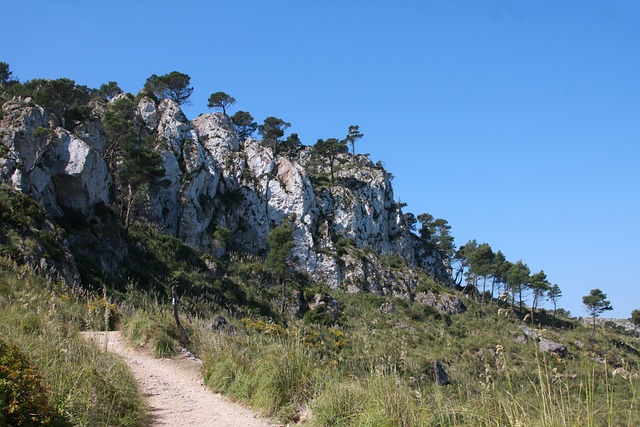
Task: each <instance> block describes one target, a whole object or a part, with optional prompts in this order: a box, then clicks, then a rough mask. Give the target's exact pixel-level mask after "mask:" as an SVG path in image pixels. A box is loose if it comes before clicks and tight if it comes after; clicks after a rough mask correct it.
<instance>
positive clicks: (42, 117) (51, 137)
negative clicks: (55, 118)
mask: <svg viewBox="0 0 640 427" xmlns="http://www.w3.org/2000/svg"><path fill="white" fill-rule="evenodd" d="M2 112H3V114H2V116H3V117H2V120H0V129H2V131H1V132H2V133H1V135H0V137H1V138H2V145H3V146H4V148H5V150H6V151H7V154H6V155H5V156H2V157H3V158H2V159H0V183H6V184H10V185H11V186H12V187H14V188H16V189H18V190H20V191H22V192H23V193H25V194H28V195H30V196H31V197H32V198H34V199H35V200H37V201H38V202H40V203H41V204H42V205H43V206H44V207H45V208H46V209H47V210H48V211H49V212H50V213H51V214H52V215H53V216H54V217H58V218H59V217H61V216H62V215H63V214H64V211H65V209H72V210H75V211H78V212H80V213H83V214H86V215H88V214H89V213H90V212H91V210H92V208H93V206H94V205H96V204H98V203H107V202H108V196H109V187H108V183H109V172H108V170H107V165H106V163H105V161H104V159H103V157H102V150H103V149H104V136H103V134H102V131H101V127H100V124H99V123H97V122H95V121H87V122H85V123H83V124H82V125H81V126H79V127H78V128H77V129H76V132H75V133H73V134H72V133H70V132H69V131H67V130H66V129H63V128H55V129H50V128H49V127H48V126H49V119H48V116H47V114H46V113H45V111H44V110H43V109H42V108H40V107H38V106H33V105H32V103H31V101H30V99H29V98H27V99H24V100H23V99H15V100H12V101H9V102H7V103H5V104H4V105H3V107H2Z"/></svg>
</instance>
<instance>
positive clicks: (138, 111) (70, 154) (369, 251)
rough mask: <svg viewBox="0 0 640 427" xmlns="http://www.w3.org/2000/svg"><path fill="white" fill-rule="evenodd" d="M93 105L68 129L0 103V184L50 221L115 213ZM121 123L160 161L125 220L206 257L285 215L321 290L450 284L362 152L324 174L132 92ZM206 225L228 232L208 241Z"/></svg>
mask: <svg viewBox="0 0 640 427" xmlns="http://www.w3.org/2000/svg"><path fill="white" fill-rule="evenodd" d="M124 96H125V95H120V96H119V97H124ZM117 100H118V97H116V98H115V99H114V100H111V101H110V102H111V103H113V102H117ZM104 110H105V106H104V105H103V106H100V107H95V108H94V111H93V117H92V118H91V119H88V120H85V121H82V122H79V123H76V124H75V126H73V127H72V129H73V130H72V131H70V130H67V129H63V128H61V127H55V126H54V121H53V120H50V119H49V117H48V114H47V112H46V111H45V110H44V109H43V108H41V107H40V106H38V105H35V104H34V103H33V102H32V101H31V100H30V99H29V98H26V99H20V98H14V99H13V100H11V101H8V102H6V103H5V104H4V105H3V107H2V115H1V119H0V132H1V134H0V137H1V141H2V147H0V148H1V150H2V151H0V182H1V183H2V184H3V185H6V186H11V187H13V188H14V189H16V190H19V191H21V192H23V193H25V194H28V195H29V196H31V197H32V198H33V199H35V200H37V201H38V202H39V203H40V204H41V205H42V206H43V207H45V208H46V210H47V211H48V212H49V213H50V214H51V215H52V216H53V217H54V218H62V217H64V216H65V215H68V214H69V213H70V212H72V213H74V214H76V215H77V214H80V215H83V216H85V217H86V218H88V219H90V220H93V221H95V220H96V218H97V217H98V216H99V215H97V213H96V212H97V211H98V209H97V207H113V209H114V210H117V208H115V206H117V198H118V197H119V196H118V195H119V194H123V189H122V188H118V186H119V185H120V183H119V182H118V179H116V177H115V176H114V173H115V172H114V170H113V165H114V161H113V160H112V159H110V158H109V144H110V141H108V140H107V138H106V137H105V130H104V126H103V118H104ZM131 121H132V123H133V124H134V126H135V129H136V131H137V132H138V134H139V135H141V136H150V137H152V141H154V142H153V144H154V145H153V147H152V150H153V151H155V152H156V153H158V154H159V156H160V159H161V166H162V169H163V177H162V179H159V180H157V181H154V183H152V184H151V185H149V186H146V187H145V189H144V191H143V194H141V195H138V197H136V198H135V200H134V199H133V198H132V199H131V211H132V213H133V215H132V217H133V220H134V221H135V222H142V223H146V224H149V225H151V226H152V227H154V228H156V229H157V230H158V231H160V232H162V233H166V234H170V235H173V236H175V237H177V238H179V239H180V240H182V241H183V242H185V243H186V244H188V245H190V246H192V247H194V248H196V249H198V250H199V251H203V252H209V253H212V254H214V255H216V256H221V255H223V254H224V252H225V251H228V250H232V251H242V252H249V253H252V254H256V255H264V254H265V253H266V252H267V250H268V245H267V239H266V237H267V235H268V233H269V231H270V230H271V229H273V228H274V227H276V226H278V225H279V224H281V223H282V221H283V220H284V219H285V218H287V219H288V220H289V221H290V222H291V224H292V226H293V230H294V240H295V248H294V250H293V251H292V253H291V265H292V266H293V267H294V268H296V269H297V270H299V271H302V272H306V273H308V274H309V275H310V276H311V277H312V278H313V279H315V280H317V281H321V282H325V283H327V284H328V285H329V286H331V287H334V288H337V287H344V288H347V289H349V290H352V291H357V290H363V291H371V292H376V293H380V294H394V295H397V296H402V297H407V298H411V299H413V298H414V297H415V294H416V292H417V290H418V288H419V287H420V283H421V280H423V279H422V278H423V277H425V274H426V275H428V276H430V277H432V278H434V279H436V280H437V281H439V282H441V283H443V284H450V283H451V278H450V269H449V266H448V265H447V262H446V259H445V258H444V257H443V256H442V255H441V254H440V253H439V252H438V251H435V250H433V249H430V248H429V247H428V246H427V245H425V243H424V242H423V241H422V240H421V239H419V238H418V236H416V235H415V234H414V233H413V232H411V230H409V229H408V227H407V226H406V225H405V224H404V221H403V218H404V217H403V212H402V210H401V207H400V206H399V205H398V204H397V203H396V202H395V199H394V194H393V188H392V185H391V178H390V175H389V174H388V173H387V172H386V171H385V170H384V169H383V168H382V167H379V166H376V165H374V164H373V163H372V162H371V161H370V160H369V158H368V157H367V156H362V155H358V156H352V155H350V154H343V155H341V156H340V157H339V158H338V159H337V166H336V170H335V182H330V181H329V180H328V179H326V174H327V170H328V169H327V168H328V166H327V165H325V164H323V162H322V161H319V160H318V159H317V158H316V157H314V156H313V155H312V151H311V148H309V147H301V148H300V149H299V150H297V151H296V152H294V153H288V154H287V155H275V156H274V155H273V151H272V149H271V148H270V147H265V146H264V145H262V144H261V141H259V140H256V139H253V138H251V137H249V138H248V139H246V140H240V139H239V137H238V134H237V132H236V130H235V128H234V126H233V124H232V123H231V121H230V119H229V117H227V116H226V115H224V114H221V113H213V114H205V115H201V116H199V117H197V118H196V119H195V120H192V121H189V120H188V119H187V118H186V116H185V115H184V114H183V112H182V111H181V109H180V108H179V106H178V105H177V104H176V103H175V102H173V101H171V100H168V99H165V100H163V101H161V102H156V101H155V100H153V99H151V98H148V97H144V96H141V97H139V98H138V99H136V103H135V112H134V117H133V118H132V120H131ZM67 128H69V126H67ZM323 174H324V176H325V179H321V177H322V176H323ZM217 230H225V231H227V234H228V236H229V237H228V240H227V241H225V242H221V241H219V239H218V240H217V239H216V237H215V236H216V231H217ZM98 243H99V242H98ZM115 247H117V244H115ZM112 255H113V251H112V253H111V255H104V256H105V257H108V256H112ZM120 255H121V256H126V254H122V253H121V254H120ZM110 262H111V263H113V260H111V261H110V260H107V259H105V260H102V262H101V263H102V265H103V266H104V267H105V268H109V267H108V266H109V265H110ZM404 266H409V267H415V268H416V269H415V270H412V269H406V268H403V267H404Z"/></svg>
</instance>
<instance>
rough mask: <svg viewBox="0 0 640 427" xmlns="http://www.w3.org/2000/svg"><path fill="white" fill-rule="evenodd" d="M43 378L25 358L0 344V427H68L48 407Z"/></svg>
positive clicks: (67, 424)
mask: <svg viewBox="0 0 640 427" xmlns="http://www.w3.org/2000/svg"><path fill="white" fill-rule="evenodd" d="M41 379H42V377H41V375H40V373H39V372H38V370H37V369H36V368H35V367H34V366H33V365H32V364H31V363H30V362H29V360H28V358H27V356H26V355H25V354H24V353H23V352H22V351H20V349H18V348H17V347H16V346H15V345H13V344H6V343H5V342H4V341H2V340H0V424H2V425H8V426H34V427H35V426H71V423H70V422H69V421H68V420H67V419H66V418H65V417H64V416H63V415H62V414H61V413H60V412H59V411H58V410H57V409H55V408H54V407H53V406H52V405H51V404H50V403H49V395H48V392H47V389H46V388H45V387H44V386H43V385H42V381H41Z"/></svg>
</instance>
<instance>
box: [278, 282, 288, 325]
mask: <svg viewBox="0 0 640 427" xmlns="http://www.w3.org/2000/svg"><path fill="white" fill-rule="evenodd" d="M280 286H281V287H282V305H281V307H280V315H282V316H283V317H284V310H285V308H286V300H287V299H286V298H287V293H286V289H285V281H284V278H283V277H281V278H280Z"/></svg>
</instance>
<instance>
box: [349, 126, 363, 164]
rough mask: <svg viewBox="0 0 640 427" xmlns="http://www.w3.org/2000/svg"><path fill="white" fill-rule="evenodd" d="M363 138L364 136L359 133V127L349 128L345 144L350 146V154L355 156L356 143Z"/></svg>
mask: <svg viewBox="0 0 640 427" xmlns="http://www.w3.org/2000/svg"><path fill="white" fill-rule="evenodd" d="M363 136H364V134H363V133H361V132H360V126H358V125H351V126H349V132H348V133H347V137H346V138H345V143H347V144H351V154H352V155H353V156H355V155H356V141H358V140H359V139H361V138H362V137H363Z"/></svg>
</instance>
